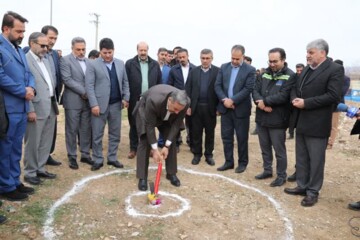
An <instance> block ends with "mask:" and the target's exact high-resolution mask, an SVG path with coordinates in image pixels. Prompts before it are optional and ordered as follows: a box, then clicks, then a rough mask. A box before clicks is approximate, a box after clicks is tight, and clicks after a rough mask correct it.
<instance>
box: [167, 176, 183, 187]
mask: <svg viewBox="0 0 360 240" xmlns="http://www.w3.org/2000/svg"><path fill="white" fill-rule="evenodd" d="M166 179H167V180H169V181H170V183H171V184H172V185H174V186H175V187H180V180H179V179H178V177H177V176H176V175H175V174H166Z"/></svg>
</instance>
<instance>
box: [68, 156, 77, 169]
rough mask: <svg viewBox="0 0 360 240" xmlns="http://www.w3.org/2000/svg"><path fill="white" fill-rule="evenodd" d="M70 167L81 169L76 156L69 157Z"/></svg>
mask: <svg viewBox="0 0 360 240" xmlns="http://www.w3.org/2000/svg"><path fill="white" fill-rule="evenodd" d="M69 168H71V169H74V170H76V169H79V165H78V164H77V162H76V159H75V158H69Z"/></svg>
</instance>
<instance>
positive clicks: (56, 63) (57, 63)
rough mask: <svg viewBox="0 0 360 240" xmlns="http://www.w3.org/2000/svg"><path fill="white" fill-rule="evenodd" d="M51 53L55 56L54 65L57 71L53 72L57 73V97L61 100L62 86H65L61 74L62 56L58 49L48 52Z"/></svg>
mask: <svg viewBox="0 0 360 240" xmlns="http://www.w3.org/2000/svg"><path fill="white" fill-rule="evenodd" d="M50 53H51V55H52V56H53V60H54V66H55V72H54V73H53V74H54V75H55V81H56V85H55V94H56V99H57V101H60V94H61V92H62V87H63V86H62V81H61V74H60V57H59V54H58V52H57V51H56V50H50V52H49V53H48V54H50ZM48 54H47V55H48ZM46 57H48V56H46Z"/></svg>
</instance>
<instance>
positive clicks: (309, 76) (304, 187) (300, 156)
mask: <svg viewBox="0 0 360 240" xmlns="http://www.w3.org/2000/svg"><path fill="white" fill-rule="evenodd" d="M306 50H307V55H306V60H307V64H308V66H307V67H306V68H305V69H304V70H303V71H302V73H301V74H300V76H299V77H298V79H297V82H296V84H295V87H294V88H293V89H292V92H291V102H292V105H293V106H294V108H295V109H294V111H295V112H294V114H296V116H297V117H296V118H295V119H296V120H297V121H296V122H295V127H296V182H297V186H296V187H295V188H285V190H284V191H285V192H286V193H288V194H292V195H302V196H305V198H304V199H303V200H302V201H301V205H302V206H304V207H310V206H313V205H314V204H316V202H317V201H318V196H319V191H320V189H321V187H322V185H323V181H324V167H325V152H326V147H327V143H328V138H329V136H330V131H331V116H332V112H333V110H334V108H336V106H337V104H338V103H339V102H340V97H341V90H342V84H343V79H344V68H343V67H342V66H341V65H339V64H336V63H333V62H332V61H331V60H330V59H329V58H328V57H327V55H328V52H329V45H328V43H327V42H326V41H325V40H323V39H317V40H314V41H312V42H310V43H309V44H308V45H307V47H306Z"/></svg>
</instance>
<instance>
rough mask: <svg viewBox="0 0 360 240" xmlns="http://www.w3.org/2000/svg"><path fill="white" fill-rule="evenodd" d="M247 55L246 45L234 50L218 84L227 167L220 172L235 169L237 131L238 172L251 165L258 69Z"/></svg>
mask: <svg viewBox="0 0 360 240" xmlns="http://www.w3.org/2000/svg"><path fill="white" fill-rule="evenodd" d="M244 54H245V48H244V47H243V46H242V45H235V46H233V47H232V49H231V62H229V63H225V64H223V65H222V66H221V68H220V71H219V74H218V75H217V78H216V82H215V92H216V95H217V96H218V98H219V104H218V108H217V109H218V111H219V112H220V114H221V138H222V141H223V145H224V154H225V163H224V165H223V166H221V167H219V168H218V169H217V170H218V171H225V170H228V169H233V168H234V130H235V132H236V139H237V145H238V163H239V165H238V167H237V168H236V169H235V172H236V173H242V172H244V171H245V169H246V166H247V165H248V162H249V154H248V151H249V149H248V139H249V125H250V114H251V98H250V94H251V92H252V91H253V88H254V83H255V74H256V69H255V68H254V67H252V66H251V65H249V64H247V63H245V62H244Z"/></svg>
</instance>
